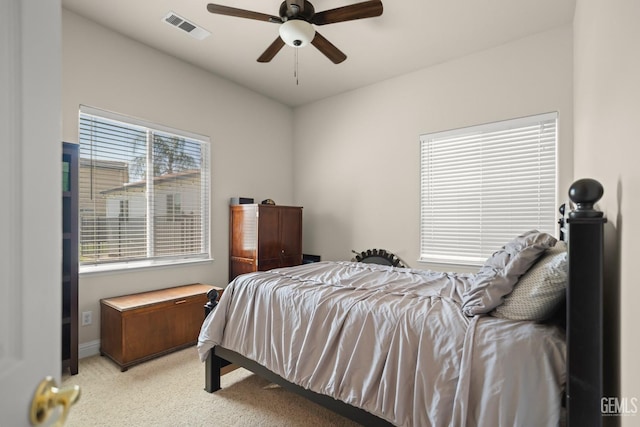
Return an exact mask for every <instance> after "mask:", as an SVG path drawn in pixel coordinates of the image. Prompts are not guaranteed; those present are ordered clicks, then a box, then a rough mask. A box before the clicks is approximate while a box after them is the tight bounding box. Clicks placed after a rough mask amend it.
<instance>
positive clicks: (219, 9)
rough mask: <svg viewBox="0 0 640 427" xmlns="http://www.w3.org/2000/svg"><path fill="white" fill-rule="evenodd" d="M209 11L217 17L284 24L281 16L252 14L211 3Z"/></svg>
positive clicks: (248, 11) (247, 11) (208, 6)
mask: <svg viewBox="0 0 640 427" xmlns="http://www.w3.org/2000/svg"><path fill="white" fill-rule="evenodd" d="M207 10H208V11H209V12H211V13H215V14H217V15H226V16H235V17H238V18H247V19H255V20H258V21H267V22H273V23H276V24H281V23H282V19H281V18H280V17H279V16H273V15H268V14H266V13H260V12H252V11H250V10H245V9H237V8H235V7H229V6H222V5H219V4H213V3H209V4H208V5H207Z"/></svg>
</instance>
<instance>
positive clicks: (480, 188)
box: [420, 113, 557, 265]
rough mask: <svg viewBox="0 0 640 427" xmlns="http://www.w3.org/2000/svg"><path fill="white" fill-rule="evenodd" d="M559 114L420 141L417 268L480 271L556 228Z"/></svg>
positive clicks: (496, 124)
mask: <svg viewBox="0 0 640 427" xmlns="http://www.w3.org/2000/svg"><path fill="white" fill-rule="evenodd" d="M556 145H557V113H548V114H542V115H537V116H531V117H525V118H520V119H514V120H506V121H501V122H496V123H490V124H484V125H479V126H472V127H468V128H463V129H456V130H451V131H446V132H439V133H433V134H425V135H421V137H420V146H421V166H420V170H421V215H420V218H421V222H420V232H421V239H420V261H428V262H440V263H455V264H468V265H479V264H482V263H483V262H484V261H485V260H486V259H487V258H488V257H489V256H490V255H491V254H492V253H493V252H495V251H496V250H497V249H499V248H500V247H502V246H503V245H504V244H505V243H506V242H507V241H509V240H510V239H512V238H513V237H515V236H516V235H518V234H521V233H523V232H525V231H528V230H531V229H537V230H539V231H544V232H547V233H550V234H554V232H555V223H556V212H557V206H556V188H557V185H556Z"/></svg>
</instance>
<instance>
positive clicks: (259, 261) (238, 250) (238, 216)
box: [229, 204, 302, 281]
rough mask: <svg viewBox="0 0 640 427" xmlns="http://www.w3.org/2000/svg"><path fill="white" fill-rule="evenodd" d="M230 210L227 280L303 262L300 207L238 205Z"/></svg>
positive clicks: (232, 206)
mask: <svg viewBox="0 0 640 427" xmlns="http://www.w3.org/2000/svg"><path fill="white" fill-rule="evenodd" d="M229 209H230V211H229V281H231V280H233V279H234V278H235V277H236V276H238V275H240V274H244V273H250V272H253V271H265V270H271V269H272V268H278V267H290V266H293V265H300V264H302V208H301V207H298V206H278V205H263V204H240V205H231V206H230V207H229Z"/></svg>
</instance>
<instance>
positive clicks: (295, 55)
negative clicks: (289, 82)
mask: <svg viewBox="0 0 640 427" xmlns="http://www.w3.org/2000/svg"><path fill="white" fill-rule="evenodd" d="M299 50H300V49H298V48H295V49H294V52H295V53H294V65H293V77H295V79H296V86H298V85H299V84H300V82H299V81H298V51H299Z"/></svg>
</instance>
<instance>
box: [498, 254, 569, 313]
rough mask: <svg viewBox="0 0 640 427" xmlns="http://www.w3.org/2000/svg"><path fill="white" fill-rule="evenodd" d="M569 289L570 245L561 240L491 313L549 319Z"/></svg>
mask: <svg viewBox="0 0 640 427" xmlns="http://www.w3.org/2000/svg"><path fill="white" fill-rule="evenodd" d="M566 288H567V244H566V243H565V242H562V241H560V242H558V243H556V245H555V246H554V247H552V248H550V249H547V251H546V252H545V253H544V255H542V257H540V259H539V260H538V262H536V263H535V264H534V265H533V266H532V267H531V268H530V269H529V270H528V271H527V272H526V273H525V274H524V275H523V276H522V277H521V278H520V280H518V283H516V285H515V286H514V288H513V291H512V292H511V293H510V294H509V295H507V296H506V297H505V298H504V302H503V303H502V304H501V305H499V306H498V307H496V309H495V310H493V311H492V312H491V313H490V314H491V315H492V316H495V317H500V318H503V319H511V320H534V321H543V320H547V319H548V318H549V317H551V316H552V315H553V313H554V312H555V310H556V309H557V308H558V305H559V304H561V303H562V301H563V300H564V296H565V292H566Z"/></svg>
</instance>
